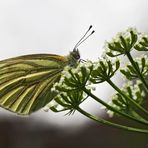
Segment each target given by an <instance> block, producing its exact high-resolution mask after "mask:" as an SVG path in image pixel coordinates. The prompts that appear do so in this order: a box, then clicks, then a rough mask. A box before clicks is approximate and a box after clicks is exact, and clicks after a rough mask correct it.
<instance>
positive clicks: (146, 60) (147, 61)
mask: <svg viewBox="0 0 148 148" xmlns="http://www.w3.org/2000/svg"><path fill="white" fill-rule="evenodd" d="M135 63H136V65H137V68H138V70H139V72H140V74H141V75H142V76H143V77H144V78H145V79H147V78H148V57H147V55H142V56H141V57H138V58H136V59H135ZM120 71H121V73H122V74H123V75H124V76H125V77H126V78H127V79H129V80H134V79H137V78H138V75H137V72H136V70H135V69H134V67H133V65H132V64H131V63H129V64H127V65H126V67H125V68H122V69H121V70H120Z"/></svg>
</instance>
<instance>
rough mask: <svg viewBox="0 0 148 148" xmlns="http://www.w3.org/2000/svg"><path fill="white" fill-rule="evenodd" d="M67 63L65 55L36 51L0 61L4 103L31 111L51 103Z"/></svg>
mask: <svg viewBox="0 0 148 148" xmlns="http://www.w3.org/2000/svg"><path fill="white" fill-rule="evenodd" d="M66 64H67V61H66V58H65V57H64V56H57V55H50V54H34V55H27V56H20V57H16V58H11V59H7V60H3V61H0V106H2V107H4V108H6V109H8V110H10V111H12V112H16V113H18V114H30V113H31V112H34V111H36V110H38V109H40V108H42V107H44V106H45V105H46V104H47V103H48V102H50V101H51V100H52V99H53V98H54V96H55V95H56V94H55V93H53V92H52V91H51V88H52V86H53V84H54V83H55V82H57V81H58V80H59V78H60V75H61V71H62V70H63V68H64V66H65V65H66Z"/></svg>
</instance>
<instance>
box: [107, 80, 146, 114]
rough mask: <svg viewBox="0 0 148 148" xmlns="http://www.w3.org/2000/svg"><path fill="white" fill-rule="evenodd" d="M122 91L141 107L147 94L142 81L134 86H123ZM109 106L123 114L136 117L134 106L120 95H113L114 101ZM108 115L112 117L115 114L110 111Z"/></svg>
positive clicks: (131, 84) (130, 83) (130, 84)
mask: <svg viewBox="0 0 148 148" xmlns="http://www.w3.org/2000/svg"><path fill="white" fill-rule="evenodd" d="M122 91H123V92H124V93H125V94H126V95H127V96H129V97H130V98H132V99H133V100H134V101H136V102H137V103H138V104H139V105H141V104H142V103H143V99H144V96H145V92H144V89H143V85H142V82H141V81H139V80H137V81H136V82H135V84H133V83H132V82H128V83H126V84H125V85H124V86H123V88H122ZM109 104H110V105H111V106H112V107H114V108H116V109H117V110H119V111H121V112H123V113H126V114H128V115H131V116H134V115H135V114H133V113H134V112H133V110H134V109H135V108H134V106H133V104H132V103H131V102H130V101H129V100H127V99H126V98H124V97H123V96H122V95H121V94H119V93H116V94H115V95H113V97H112V100H111V102H110V103H109ZM108 114H109V115H110V116H112V115H113V114H114V112H112V111H110V110H108Z"/></svg>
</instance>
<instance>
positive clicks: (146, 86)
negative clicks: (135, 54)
mask: <svg viewBox="0 0 148 148" xmlns="http://www.w3.org/2000/svg"><path fill="white" fill-rule="evenodd" d="M126 56H127V57H128V59H129V61H130V62H131V64H132V65H133V67H134V69H135V71H136V73H137V75H138V77H139V79H140V80H141V81H142V83H143V84H144V86H145V90H146V92H148V84H147V83H146V81H145V79H144V78H143V76H142V74H141V73H140V71H139V69H138V67H137V65H136V63H135V61H134V60H133V58H132V56H131V54H130V53H129V52H128V53H126Z"/></svg>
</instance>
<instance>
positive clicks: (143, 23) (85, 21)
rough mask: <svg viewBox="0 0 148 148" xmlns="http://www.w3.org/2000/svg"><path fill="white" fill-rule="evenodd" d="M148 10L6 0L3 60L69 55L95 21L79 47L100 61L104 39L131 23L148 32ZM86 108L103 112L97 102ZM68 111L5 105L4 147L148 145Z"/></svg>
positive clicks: (1, 19)
mask: <svg viewBox="0 0 148 148" xmlns="http://www.w3.org/2000/svg"><path fill="white" fill-rule="evenodd" d="M147 8H148V1H147V0H73V1H72V0H61V1H60V0H5V1H4V0H0V60H2V59H5V58H9V57H14V56H20V55H24V54H32V53H54V54H59V55H67V54H68V53H69V51H71V50H72V49H73V47H74V46H75V44H76V42H77V41H78V40H79V39H80V38H81V37H82V35H83V34H84V32H85V31H86V30H87V28H88V27H89V25H93V28H94V30H95V31H96V32H95V34H94V35H93V36H92V37H90V38H89V39H88V40H87V41H86V42H85V43H83V44H82V45H81V46H80V47H79V50H80V53H81V58H82V59H90V60H97V58H98V57H100V56H101V54H102V52H103V50H102V49H103V45H104V41H105V40H111V38H112V37H114V35H115V34H116V33H117V32H119V31H124V30H125V29H127V27H136V28H137V29H138V30H139V31H140V32H147V31H148V21H147V20H148V15H147ZM119 82H120V78H119V79H117V80H116V83H119ZM112 93H113V90H112V89H111V88H110V87H109V86H108V85H107V84H103V85H101V86H99V87H98V89H97V91H96V94H97V95H98V96H99V97H101V98H102V99H106V100H107V99H109V98H110V96H111V95H112ZM83 106H84V108H85V109H87V110H88V111H91V112H92V113H94V114H96V115H102V114H103V110H101V109H100V107H101V106H99V105H98V104H96V103H95V102H94V101H92V100H88V101H87V102H86V103H85V104H84V105H83ZM64 114H65V113H58V114H56V113H52V112H51V111H49V112H44V111H42V110H41V111H38V112H36V113H34V114H32V115H31V116H30V117H20V116H17V115H15V114H13V113H10V112H8V111H5V110H4V109H0V148H26V147H27V148H32V147H35V148H59V147H61V148H68V147H71V148H76V147H85V148H88V147H92V148H98V147H100V148H108V147H110V148H115V147H120V148H122V147H127V148H129V147H133V148H145V147H148V142H147V139H148V136H146V135H143V134H135V133H128V132H125V131H122V130H118V129H113V128H110V127H105V126H102V125H97V124H96V123H94V122H92V121H90V120H88V119H87V118H85V117H83V116H82V115H80V114H79V113H76V114H75V115H73V116H68V117H67V116H64ZM102 116H103V115H102ZM106 118H107V117H106ZM109 120H115V121H116V120H119V121H120V120H121V119H119V118H118V119H115V118H113V119H109ZM121 121H122V120H121ZM122 122H126V121H124V120H123V121H122Z"/></svg>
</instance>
